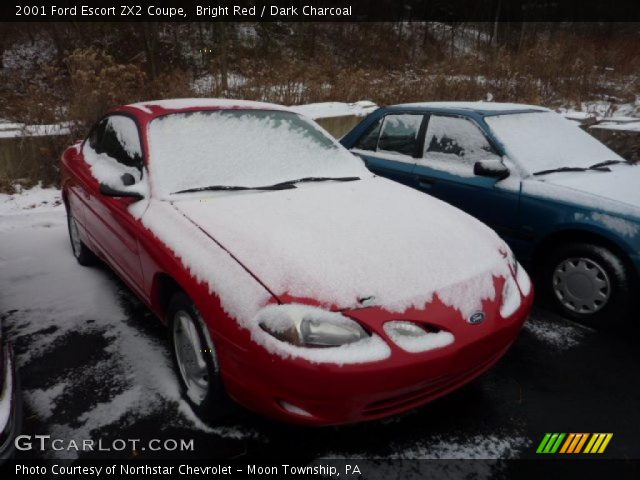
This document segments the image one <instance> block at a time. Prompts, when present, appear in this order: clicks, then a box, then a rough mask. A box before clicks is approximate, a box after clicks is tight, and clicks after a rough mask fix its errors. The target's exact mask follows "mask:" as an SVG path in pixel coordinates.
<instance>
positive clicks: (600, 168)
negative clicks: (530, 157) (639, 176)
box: [534, 160, 625, 176]
mask: <svg viewBox="0 0 640 480" xmlns="http://www.w3.org/2000/svg"><path fill="white" fill-rule="evenodd" d="M617 163H625V162H624V161H623V160H606V161H604V162H599V163H594V164H593V165H591V166H590V167H560V168H552V169H549V170H540V171H539V172H535V173H534V175H536V176H538V175H546V174H548V173H556V172H587V171H589V170H595V171H596V172H610V171H611V169H610V168H608V167H609V165H615V164H617Z"/></svg>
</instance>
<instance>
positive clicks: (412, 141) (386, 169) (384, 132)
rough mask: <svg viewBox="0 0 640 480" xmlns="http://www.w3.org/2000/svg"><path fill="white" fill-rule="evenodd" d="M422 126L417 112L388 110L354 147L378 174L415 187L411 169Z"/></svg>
mask: <svg viewBox="0 0 640 480" xmlns="http://www.w3.org/2000/svg"><path fill="white" fill-rule="evenodd" d="M424 128H425V125H424V115H423V114H420V113H417V114H416V113H390V114H387V115H385V116H384V117H382V118H380V119H379V120H378V121H377V122H375V123H374V124H373V125H371V127H369V130H368V131H367V132H366V133H365V134H364V135H363V136H362V138H360V140H359V141H358V142H357V143H356V144H355V145H354V146H353V148H352V150H351V151H352V152H353V153H355V154H356V155H358V156H360V157H361V158H362V159H363V160H364V162H365V164H366V165H367V167H368V168H369V170H371V171H372V172H373V173H376V174H378V175H380V176H383V177H387V178H390V179H392V180H396V181H398V182H400V183H404V184H406V185H411V186H415V177H414V175H413V170H414V168H415V164H416V160H417V157H418V156H420V154H421V150H422V144H421V142H420V138H421V133H422V132H423V129H424Z"/></svg>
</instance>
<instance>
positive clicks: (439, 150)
mask: <svg viewBox="0 0 640 480" xmlns="http://www.w3.org/2000/svg"><path fill="white" fill-rule="evenodd" d="M494 159H495V160H500V155H498V153H497V152H496V151H495V150H494V148H493V147H492V146H491V144H490V143H489V141H488V140H487V138H486V137H485V135H484V133H483V132H482V131H481V130H480V128H478V127H477V126H476V125H475V124H474V123H473V122H471V121H470V120H467V119H465V118H461V117H448V116H444V115H431V116H430V118H429V123H428V125H427V133H426V136H425V142H424V152H423V159H422V160H421V163H423V164H424V165H426V166H432V167H434V168H442V169H443V170H447V171H451V172H452V173H461V174H466V175H473V165H474V164H475V163H476V162H478V161H481V160H494Z"/></svg>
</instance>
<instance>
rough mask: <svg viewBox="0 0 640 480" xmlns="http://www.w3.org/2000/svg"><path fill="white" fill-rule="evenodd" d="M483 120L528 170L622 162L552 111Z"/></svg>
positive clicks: (577, 167) (510, 153)
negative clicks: (613, 161) (614, 161)
mask: <svg viewBox="0 0 640 480" xmlns="http://www.w3.org/2000/svg"><path fill="white" fill-rule="evenodd" d="M485 120H486V122H487V124H488V125H489V127H490V128H491V130H492V132H493V134H494V135H495V137H496V138H497V139H498V140H499V141H500V142H501V143H502V144H503V145H504V147H505V151H506V153H507V155H508V156H509V157H510V158H512V159H513V160H515V161H516V162H518V164H520V166H521V167H523V168H524V169H525V170H527V171H528V172H529V173H534V172H540V171H545V170H553V169H558V168H565V167H570V168H575V169H588V168H589V167H592V166H593V165H597V164H599V163H602V162H608V161H611V160H618V161H624V159H623V158H622V157H620V156H619V155H618V154H617V153H615V152H614V151H613V150H611V149H609V148H607V147H606V146H605V145H603V144H602V143H600V142H599V141H598V140H596V139H595V138H594V137H592V136H591V135H589V134H588V133H587V132H585V131H584V130H582V129H581V128H580V127H579V126H578V125H577V124H575V123H573V122H571V121H570V120H566V119H565V118H564V117H562V116H561V115H558V114H557V113H555V112H528V113H515V114H506V115H496V116H488V117H486V119H485Z"/></svg>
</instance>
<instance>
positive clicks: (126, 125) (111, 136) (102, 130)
mask: <svg viewBox="0 0 640 480" xmlns="http://www.w3.org/2000/svg"><path fill="white" fill-rule="evenodd" d="M89 144H90V145H91V148H93V150H95V152H96V153H104V154H105V155H108V156H109V157H111V158H113V159H114V160H116V161H117V162H118V163H121V164H123V165H125V166H127V167H135V168H137V169H139V170H141V169H142V147H141V145H140V137H139V135H138V127H137V126H136V123H135V121H133V120H132V119H131V118H129V117H125V116H123V115H111V116H109V117H107V118H105V119H104V120H102V121H101V122H100V123H99V124H98V126H97V127H96V128H95V129H94V130H93V132H91V136H90V137H89Z"/></svg>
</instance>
